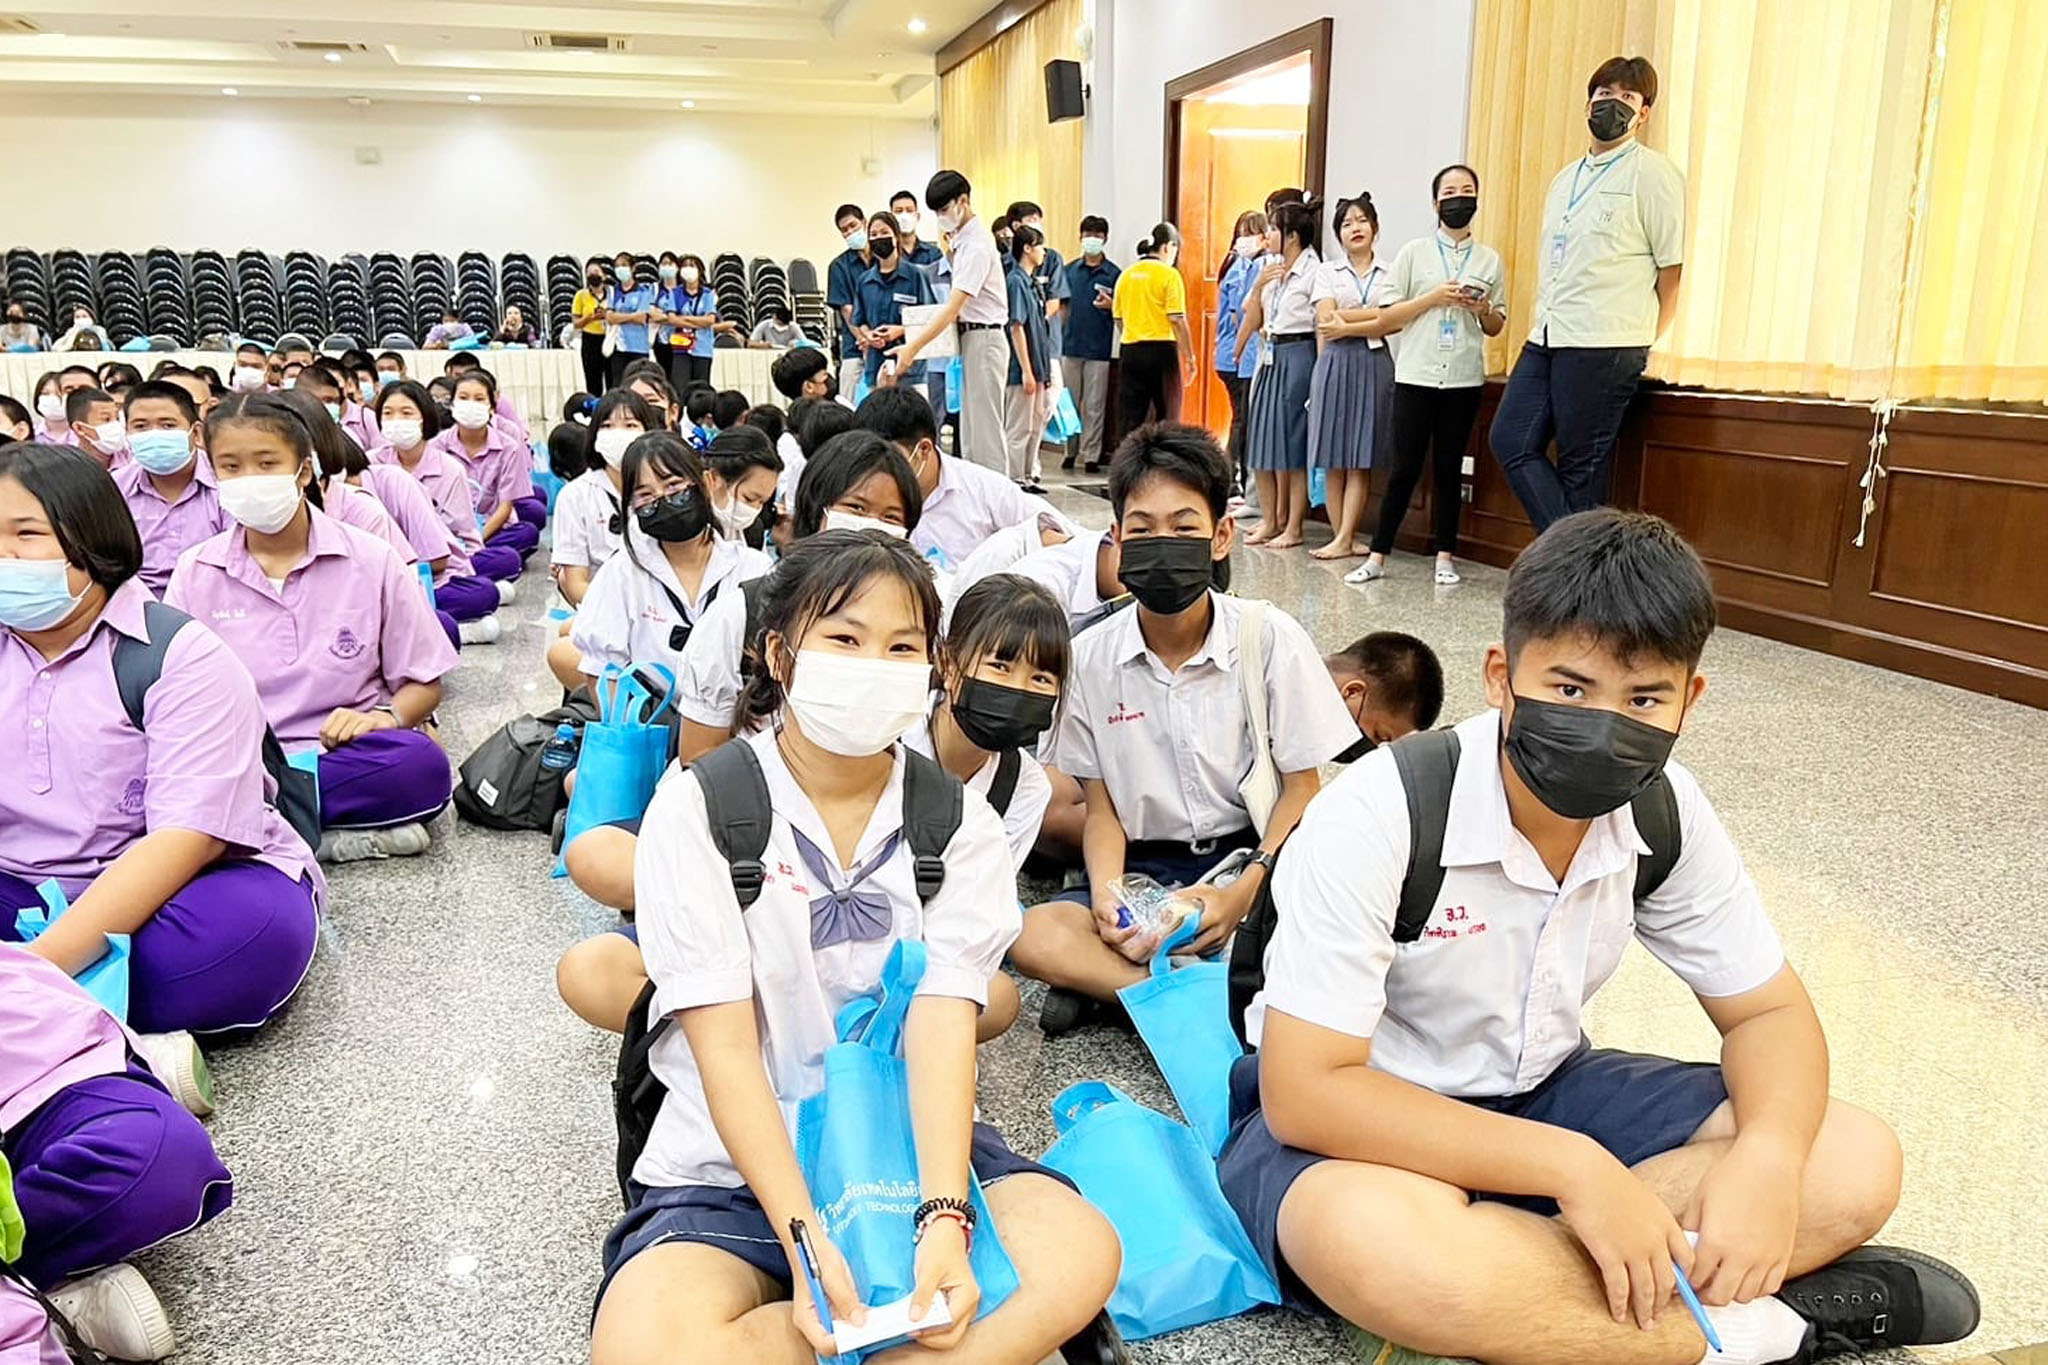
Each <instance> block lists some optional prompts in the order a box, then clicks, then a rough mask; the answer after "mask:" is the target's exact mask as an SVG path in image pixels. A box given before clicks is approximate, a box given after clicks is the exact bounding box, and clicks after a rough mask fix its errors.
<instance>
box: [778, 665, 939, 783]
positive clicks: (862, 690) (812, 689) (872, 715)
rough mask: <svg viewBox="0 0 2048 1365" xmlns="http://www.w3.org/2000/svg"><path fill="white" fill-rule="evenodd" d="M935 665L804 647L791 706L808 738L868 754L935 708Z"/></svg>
mask: <svg viewBox="0 0 2048 1365" xmlns="http://www.w3.org/2000/svg"><path fill="white" fill-rule="evenodd" d="M931 689H932V667H931V665H930V664H929V663H927V662H925V661H924V660H922V659H920V660H918V661H916V662H914V663H913V662H908V661H899V660H894V659H859V658H854V657H851V656H849V655H845V654H828V653H826V652H825V651H823V650H816V649H801V650H798V651H797V656H796V676H795V677H794V678H792V679H791V680H790V686H789V711H790V714H791V715H792V716H794V717H795V718H796V723H797V726H798V728H800V729H801V730H802V731H803V732H804V738H806V739H808V740H810V741H811V743H813V744H815V745H817V746H818V747H819V748H821V749H824V750H827V751H828V752H831V753H835V754H841V755H843V756H845V757H847V758H867V757H869V756H870V755H873V754H878V753H881V752H882V751H883V750H884V749H886V748H888V747H889V746H890V745H891V744H894V743H895V742H896V741H897V740H899V739H901V738H903V736H904V735H905V734H906V733H908V731H909V730H910V727H911V726H913V725H915V724H917V723H918V722H919V721H921V720H923V719H924V717H925V713H926V712H927V711H928V710H930V708H931V699H932V691H931Z"/></svg>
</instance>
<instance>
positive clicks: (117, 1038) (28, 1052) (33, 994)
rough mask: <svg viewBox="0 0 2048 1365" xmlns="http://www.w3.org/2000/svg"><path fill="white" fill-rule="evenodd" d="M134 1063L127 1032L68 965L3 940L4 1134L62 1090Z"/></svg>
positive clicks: (0, 1110)
mask: <svg viewBox="0 0 2048 1365" xmlns="http://www.w3.org/2000/svg"><path fill="white" fill-rule="evenodd" d="M127 1068H128V1031H127V1030H126V1029H124V1028H122V1027H121V1023H120V1021H119V1020H117V1019H116V1018H114V1016H113V1015H111V1014H108V1013H107V1012H106V1011H105V1010H103V1009H101V1008H100V1006H99V1002H98V1001H96V1000H94V999H93V998H92V997H91V996H89V995H87V994H86V993H85V991H84V990H83V989H82V988H81V987H80V986H79V985H78V983H76V982H75V981H73V980H72V979H71V978H70V977H68V976H66V975H64V973H63V971H62V970H60V969H59V968H57V967H56V966H54V965H52V964H51V963H48V962H45V961H44V960H43V959H41V958H39V957H37V956H36V955H35V954H34V953H32V952H30V951H29V950H28V949H26V948H24V947H22V946H21V945H20V944H17V943H5V942H0V1132H6V1131H8V1130H10V1129H12V1128H13V1127H14V1126H15V1125H16V1124H17V1123H20V1122H21V1121H22V1120H23V1119H25V1118H27V1117H28V1116H29V1115H30V1114H33V1113H34V1112H35V1111H36V1110H37V1109H39V1108H41V1107H42V1105H43V1103H44V1102H45V1101H47V1100H48V1099H49V1098H50V1097H51V1096H52V1095H55V1094H56V1093H57V1092H58V1091H59V1090H62V1089H63V1088H64V1087H66V1086H68V1085H76V1084H78V1083H79V1082H80V1081H89V1080H91V1079H92V1078H93V1077H95V1076H117V1075H119V1074H121V1072H123V1071H125V1070H127Z"/></svg>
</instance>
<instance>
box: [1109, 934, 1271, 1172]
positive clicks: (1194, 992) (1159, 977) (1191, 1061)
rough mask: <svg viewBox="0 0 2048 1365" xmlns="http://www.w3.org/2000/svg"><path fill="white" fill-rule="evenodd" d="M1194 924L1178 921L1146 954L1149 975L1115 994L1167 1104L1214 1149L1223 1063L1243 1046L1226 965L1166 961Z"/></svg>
mask: <svg viewBox="0 0 2048 1365" xmlns="http://www.w3.org/2000/svg"><path fill="white" fill-rule="evenodd" d="M1200 930H1201V924H1200V922H1199V921H1198V920H1196V919H1194V918H1193V917H1190V918H1188V919H1186V920H1184V921H1182V923H1181V926H1180V927H1179V928H1178V929H1176V930H1174V931H1173V934H1172V935H1171V936H1170V937H1169V938H1168V939H1167V940H1166V942H1165V943H1164V944H1162V945H1160V948H1159V951H1158V953H1157V954H1155V955H1154V956H1153V958H1152V975H1150V976H1149V977H1147V978H1145V979H1144V980H1143V981H1140V982H1139V983H1138V984H1137V985H1135V986H1126V987H1124V988H1123V989H1122V990H1120V991H1118V992H1117V998H1118V999H1120V1000H1122V1001H1123V1002H1124V1008H1125V1009H1126V1010H1129V1011H1130V1015H1131V1020H1132V1022H1133V1023H1135V1024H1136V1025H1137V1026H1138V1036H1139V1037H1141V1038H1143V1039H1144V1040H1145V1046H1146V1047H1148V1048H1150V1049H1151V1050H1152V1060H1154V1061H1155V1062H1157V1063H1159V1074H1160V1075H1162V1076H1164V1077H1165V1078H1166V1085H1167V1088H1168V1089H1169V1090H1171V1091H1173V1100H1174V1103H1176V1104H1178V1105H1179V1106H1180V1112H1181V1114H1182V1115H1183V1116H1184V1117H1186V1119H1187V1121H1188V1124H1189V1126H1190V1127H1192V1128H1193V1129H1194V1130H1195V1132H1196V1133H1198V1134H1200V1135H1201V1138H1202V1143H1203V1145H1204V1147H1206V1148H1207V1149H1208V1152H1209V1155H1211V1156H1215V1155H1216V1154H1217V1153H1218V1152H1221V1151H1222V1150H1223V1143H1224V1140H1225V1139H1226V1138H1228V1137H1229V1136H1230V1066H1231V1063H1233V1062H1235V1061H1236V1060H1237V1059H1238V1058H1239V1057H1242V1056H1243V1055H1244V1047H1243V1045H1242V1044H1240V1043H1239V1042H1238V1041H1237V1033H1236V1032H1235V1031H1234V1030H1233V1029H1232V1028H1231V1027H1230V967H1229V964H1227V963H1225V962H1221V961H1217V962H1190V963H1188V964H1186V965H1185V966H1181V967H1176V966H1174V965H1173V964H1172V963H1171V962H1170V961H1169V960H1168V959H1169V955H1170V954H1171V953H1172V952H1173V950H1174V949H1175V948H1177V947H1179V946H1180V945H1181V944H1184V943H1186V942H1187V941H1188V940H1190V939H1192V938H1193V937H1194V936H1195V935H1196V934H1197V933H1198V932H1200Z"/></svg>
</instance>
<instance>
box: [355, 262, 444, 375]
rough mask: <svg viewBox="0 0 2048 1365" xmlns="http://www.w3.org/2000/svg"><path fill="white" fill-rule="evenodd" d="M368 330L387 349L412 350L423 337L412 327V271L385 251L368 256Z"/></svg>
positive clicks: (378, 343)
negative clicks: (418, 338) (417, 337)
mask: <svg viewBox="0 0 2048 1365" xmlns="http://www.w3.org/2000/svg"><path fill="white" fill-rule="evenodd" d="M434 320H435V321H436V322H439V321H440V319H439V318H435V319H434ZM370 331H371V333H372V334H373V335H374V336H375V337H376V339H377V345H378V346H380V347H383V348H384V349H386V350H401V351H403V350H412V349H414V348H415V347H417V346H418V345H419V343H418V342H417V341H415V340H413V338H414V337H415V336H416V335H423V334H421V333H415V332H414V331H413V326H412V272H411V271H409V270H407V269H406V268H405V262H404V261H403V260H400V259H399V258H398V257H397V256H395V255H393V254H392V253H390V252H388V251H380V252H378V253H377V254H376V255H374V256H372V257H370ZM393 338H396V340H393Z"/></svg>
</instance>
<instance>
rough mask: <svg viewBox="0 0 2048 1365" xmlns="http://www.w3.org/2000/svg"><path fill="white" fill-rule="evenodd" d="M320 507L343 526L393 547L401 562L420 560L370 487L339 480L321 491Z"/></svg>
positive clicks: (409, 562) (408, 562) (392, 549)
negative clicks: (357, 485)
mask: <svg viewBox="0 0 2048 1365" xmlns="http://www.w3.org/2000/svg"><path fill="white" fill-rule="evenodd" d="M320 508H321V510H322V511H324V512H325V513H327V515H328V516H330V517H332V518H333V519H334V520H336V521H338V522H340V523H341V524H342V525H343V526H353V527H355V528H356V529H357V530H358V531H367V532H368V533H369V534H371V535H373V536H375V537H376V538H377V539H379V540H381V541H383V542H384V543H385V544H386V545H389V546H390V547H391V552H392V553H393V554H395V555H397V556H398V562H399V563H401V564H406V565H410V564H412V563H413V562H414V561H415V560H417V559H418V558H419V556H418V555H416V554H414V553H413V552H412V542H411V541H409V540H407V539H406V538H405V533H404V532H402V531H400V530H399V529H398V523H397V522H395V521H393V520H392V519H391V514H390V513H389V512H387V511H385V510H384V504H383V503H381V502H378V501H377V495H376V494H375V493H372V492H371V491H370V490H369V489H367V488H358V487H356V486H355V485H354V484H352V483H348V482H346V481H336V482H334V483H330V484H328V485H327V486H326V487H324V488H322V489H321V490H320Z"/></svg>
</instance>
